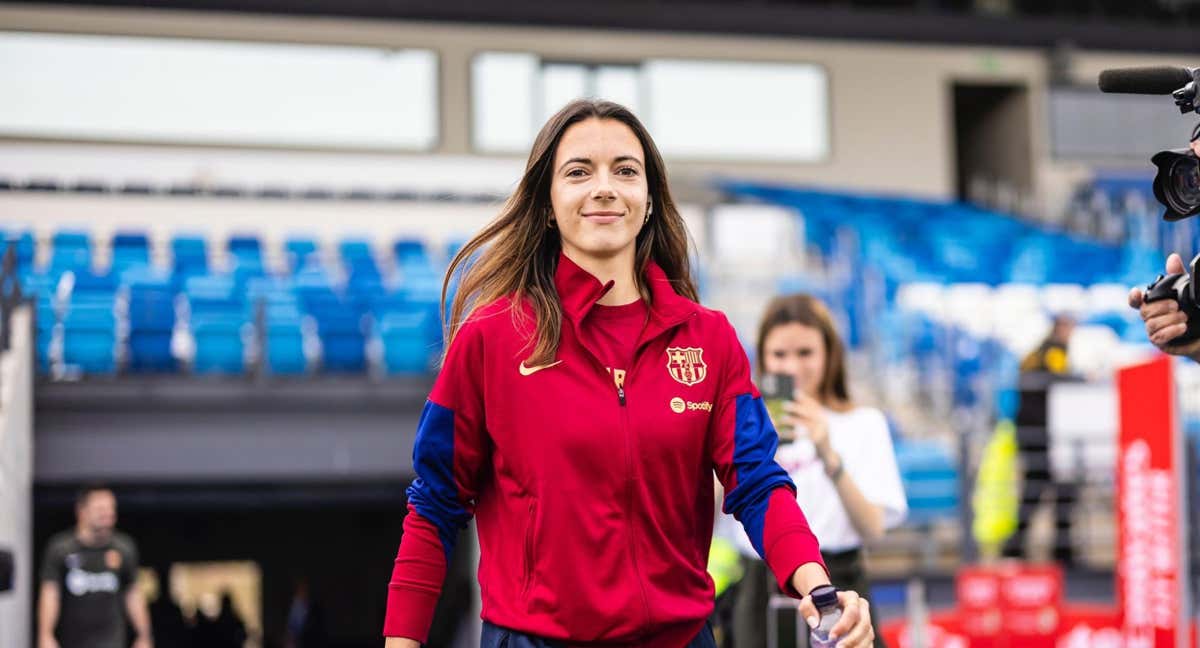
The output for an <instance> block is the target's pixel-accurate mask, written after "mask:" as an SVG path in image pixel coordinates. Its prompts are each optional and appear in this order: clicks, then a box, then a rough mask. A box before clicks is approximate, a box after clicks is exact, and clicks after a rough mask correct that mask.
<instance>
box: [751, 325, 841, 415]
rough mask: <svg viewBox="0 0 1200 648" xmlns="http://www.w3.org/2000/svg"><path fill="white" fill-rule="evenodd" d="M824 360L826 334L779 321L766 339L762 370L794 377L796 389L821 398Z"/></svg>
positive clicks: (764, 341) (809, 327)
mask: <svg viewBox="0 0 1200 648" xmlns="http://www.w3.org/2000/svg"><path fill="white" fill-rule="evenodd" d="M825 361H826V358H825V337H824V336H823V335H821V331H820V330H819V329H816V328H813V327H811V326H805V325H804V324H800V323H797V322H789V323H787V324H780V325H779V326H776V327H774V328H772V329H771V330H770V331H768V332H767V337H766V338H765V339H764V340H763V369H765V370H766V372H767V373H774V374H787V375H789V376H791V377H792V379H793V380H795V382H796V388H797V389H799V390H801V391H802V392H804V393H805V394H808V395H809V396H812V397H813V398H817V399H819V398H820V394H819V390H820V387H821V378H822V377H823V376H824V375H825Z"/></svg>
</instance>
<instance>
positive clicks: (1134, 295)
mask: <svg viewBox="0 0 1200 648" xmlns="http://www.w3.org/2000/svg"><path fill="white" fill-rule="evenodd" d="M1193 144H1194V143H1193ZM1183 272H1186V270H1185V269H1184V267H1183V259H1182V258H1180V256H1179V255H1178V254H1174V253H1172V254H1171V256H1169V257H1167V272H1166V274H1179V273H1183ZM1143 297H1144V295H1143V294H1142V289H1141V288H1134V289H1133V290H1130V291H1129V306H1130V308H1136V309H1138V312H1139V313H1140V314H1141V316H1142V321H1143V322H1145V324H1146V336H1147V337H1149V338H1150V341H1151V342H1153V343H1154V346H1156V347H1158V348H1159V349H1161V350H1162V351H1164V352H1166V353H1170V354H1172V355H1182V356H1188V357H1189V358H1191V359H1193V360H1195V361H1197V362H1200V340H1197V341H1195V342H1191V343H1188V344H1184V345H1180V346H1174V345H1172V346H1168V345H1167V342H1170V341H1171V340H1174V339H1175V338H1177V337H1179V336H1180V335H1183V333H1184V331H1186V330H1187V321H1188V319H1187V314H1186V313H1184V312H1183V311H1181V310H1179V304H1178V303H1177V302H1176V301H1175V300H1173V299H1164V300H1162V301H1156V302H1154V303H1151V304H1147V303H1145V302H1143V301H1142V299H1143Z"/></svg>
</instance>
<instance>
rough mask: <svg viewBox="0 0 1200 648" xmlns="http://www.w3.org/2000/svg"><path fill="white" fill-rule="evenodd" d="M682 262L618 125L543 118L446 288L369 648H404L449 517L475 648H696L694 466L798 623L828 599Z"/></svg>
mask: <svg viewBox="0 0 1200 648" xmlns="http://www.w3.org/2000/svg"><path fill="white" fill-rule="evenodd" d="M688 258H689V251H688V237H687V231H686V228H685V227H684V223H683V219H682V218H681V217H680V215H679V212H678V210H677V209H676V207H675V204H674V201H673V200H672V199H671V193H670V190H669V188H668V185H667V177H666V167H665V164H664V163H663V160H662V157H661V156H660V155H659V153H658V149H657V148H656V147H655V145H654V141H653V140H652V139H651V138H650V135H649V133H648V132H647V131H646V129H645V127H644V126H642V124H641V122H639V121H638V119H637V118H636V117H634V116H633V114H632V113H630V112H629V111H628V110H627V109H625V108H623V107H621V106H619V105H617V104H614V103H610V102H605V101H591V100H581V101H575V102H572V103H571V104H569V105H567V106H566V107H565V108H563V109H562V110H561V111H559V112H558V113H557V114H556V115H554V116H553V117H551V118H550V120H549V121H548V122H547V123H546V125H545V126H543V127H542V129H541V131H540V132H539V133H538V136H537V138H536V140H535V141H534V144H533V149H532V151H531V152H530V154H529V160H528V162H527V164H526V167H525V173H524V176H523V177H522V178H521V181H520V183H519V184H518V185H517V188H516V191H515V192H514V194H513V195H512V197H511V198H510V199H509V201H508V202H507V203H506V204H505V206H504V208H503V209H502V211H501V213H500V215H499V216H498V217H497V219H496V220H495V221H493V222H492V223H491V224H490V225H488V226H487V227H486V228H484V230H483V231H482V232H480V233H479V234H478V235H477V236H475V238H473V239H472V240H471V241H470V242H468V243H467V244H466V245H465V246H463V248H462V250H461V251H460V252H459V253H458V255H457V256H456V257H455V259H454V261H453V262H452V263H451V265H450V270H449V272H448V273H447V277H449V276H451V275H453V274H454V273H455V272H456V270H458V271H461V272H462V281H461V283H460V284H459V286H458V290H457V292H456V294H455V297H454V301H453V305H452V307H451V312H450V331H449V342H448V344H447V350H446V357H445V360H444V362H443V364H442V370H441V372H440V373H439V374H438V377H437V380H436V382H435V383H434V386H433V390H432V392H431V394H430V396H429V399H428V401H426V404H425V409H424V411H423V412H422V415H421V420H420V422H419V424H418V426H417V436H416V442H415V446H414V448H413V466H414V468H415V470H416V473H417V479H416V480H414V481H413V484H412V486H411V487H410V488H409V489H408V515H407V516H406V517H405V518H404V535H403V537H402V538H401V540H400V549H399V552H398V554H397V556H396V562H395V567H394V570H393V572H392V579H391V583H390V584H389V595H388V602H387V615H386V617H385V621H384V636H385V637H387V641H386V645H387V647H388V648H411V647H413V646H417V645H418V642H421V641H424V640H425V639H426V638H427V636H428V632H429V625H430V623H431V618H432V615H433V609H434V605H435V603H436V602H437V599H438V594H439V591H440V589H441V585H442V580H443V579H444V577H445V573H446V562H447V560H448V559H449V556H451V555H452V553H453V547H454V544H455V542H456V541H457V538H458V534H459V531H460V530H461V529H462V528H463V527H465V526H466V524H467V521H468V520H469V519H470V518H471V517H472V516H474V517H475V519H476V523H477V524H476V526H477V529H478V531H479V550H480V552H479V553H480V564H479V584H480V592H481V595H482V599H483V610H482V617H483V622H484V623H483V634H482V637H481V638H480V644H481V645H482V646H483V648H499V647H500V646H504V647H505V648H548V647H550V646H554V647H569V646H578V645H587V646H613V647H617V646H620V647H624V648H684V647H685V646H686V647H689V648H712V647H713V646H714V644H713V635H712V632H711V630H710V629H709V627H708V626H707V623H706V621H707V618H708V615H709V614H710V613H711V612H712V608H713V594H714V592H713V582H712V579H711V578H709V577H708V574H707V572H706V570H705V559H706V557H707V556H708V549H709V544H710V542H711V540H712V528H713V508H712V493H713V475H714V473H715V474H716V475H717V477H718V478H719V479H720V481H721V482H722V484H723V485H724V486H725V502H724V506H725V510H726V511H727V512H730V513H732V514H733V515H734V516H735V517H736V518H737V519H738V520H739V521H740V522H741V523H742V526H743V527H744V528H745V529H746V535H747V536H749V538H750V541H751V544H752V546H753V547H754V550H755V551H756V552H757V553H758V554H759V555H762V556H763V557H764V559H765V560H766V562H767V564H768V565H769V566H770V569H771V571H772V572H773V573H774V575H775V579H776V581H777V583H778V586H779V587H780V588H781V589H782V590H783V591H785V592H787V593H788V594H790V595H791V596H793V597H794V598H796V599H799V601H800V603H799V611H800V614H801V615H802V616H803V618H804V619H805V620H806V621H807V622H808V623H809V624H810V625H814V626H815V625H816V623H817V618H818V613H817V610H816V608H815V606H814V605H813V603H812V596H811V592H812V590H813V589H814V588H816V587H819V586H822V585H826V584H828V583H829V576H828V574H827V572H826V570H825V568H824V566H823V565H822V562H821V554H820V551H819V547H818V546H817V541H816V538H815V537H813V534H812V532H811V531H810V530H809V526H808V524H807V523H806V522H805V520H804V515H803V514H802V513H801V512H800V507H799V506H798V505H797V503H796V493H795V488H794V486H793V485H792V482H791V480H790V479H788V476H787V473H786V472H785V471H784V470H783V469H782V468H780V467H779V465H778V464H776V463H775V448H776V445H777V442H778V441H777V438H776V434H775V430H774V428H772V427H771V422H770V419H769V418H768V416H767V414H766V410H765V409H764V408H763V404H762V399H761V398H760V397H759V393H758V391H757V389H755V387H754V385H753V384H752V383H751V381H750V363H749V362H748V361H747V360H746V354H745V352H744V351H743V350H742V347H741V344H740V342H739V341H738V339H737V334H736V332H735V331H734V330H733V327H732V326H730V324H729V321H728V320H727V319H726V318H725V316H724V315H723V314H721V313H719V312H717V311H713V310H710V309H707V308H704V307H702V306H700V305H699V304H697V303H696V301H695V300H696V286H695V282H694V281H693V279H692V276H691V271H690V269H689V266H688ZM447 283H448V282H447ZM445 290H446V289H445V288H443V292H445ZM838 596H839V604H840V606H841V608H842V617H841V619H840V620H839V621H838V623H837V625H835V626H834V627H833V629H832V634H833V635H836V637H837V638H838V639H840V641H841V643H840V645H841V646H844V647H846V648H863V647H865V646H868V645H870V643H871V637H872V633H873V630H872V628H871V624H870V614H869V611H868V606H867V603H866V601H865V600H863V599H860V598H859V597H858V595H857V594H855V593H854V592H849V591H844V592H840V593H839V594H838Z"/></svg>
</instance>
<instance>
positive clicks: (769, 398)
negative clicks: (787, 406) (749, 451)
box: [759, 374, 796, 441]
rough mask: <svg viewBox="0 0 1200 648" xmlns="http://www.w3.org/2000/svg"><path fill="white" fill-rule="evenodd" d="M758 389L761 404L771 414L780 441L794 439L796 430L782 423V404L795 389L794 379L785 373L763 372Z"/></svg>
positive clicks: (788, 399)
mask: <svg viewBox="0 0 1200 648" xmlns="http://www.w3.org/2000/svg"><path fill="white" fill-rule="evenodd" d="M760 383H761V384H760V385H759V391H760V392H762V398H763V404H764V405H766V406H767V411H768V412H770V414H771V422H772V423H774V424H775V431H776V432H778V433H779V440H780V441H794V440H795V439H796V431H795V430H793V429H792V428H791V426H790V425H784V424H783V423H782V422H781V421H783V415H784V411H783V404H784V403H785V402H787V401H790V400H792V392H794V391H795V390H796V381H795V380H794V379H793V378H792V377H791V376H789V375H787V374H764V375H763V377H762V380H761V381H760Z"/></svg>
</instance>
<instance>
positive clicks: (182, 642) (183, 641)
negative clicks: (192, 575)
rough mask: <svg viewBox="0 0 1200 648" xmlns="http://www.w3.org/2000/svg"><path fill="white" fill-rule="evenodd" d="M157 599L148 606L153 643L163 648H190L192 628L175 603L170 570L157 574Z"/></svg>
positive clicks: (160, 571)
mask: <svg viewBox="0 0 1200 648" xmlns="http://www.w3.org/2000/svg"><path fill="white" fill-rule="evenodd" d="M158 573H159V574H161V575H160V576H159V587H158V598H156V599H154V602H153V603H151V604H150V623H151V625H153V627H154V642H155V643H156V644H157V645H159V646H162V647H163V648H168V647H169V648H176V647H178V648H190V647H191V646H192V628H191V625H190V624H189V623H188V620H187V618H186V617H185V616H184V614H183V608H181V607H179V603H178V602H176V601H175V596H174V595H173V594H172V590H171V579H170V576H169V574H170V573H171V572H170V569H169V568H167V569H162V570H159V572H158Z"/></svg>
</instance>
